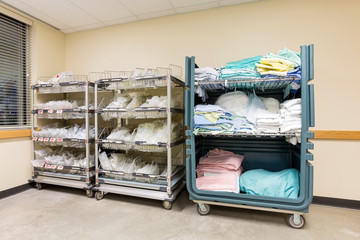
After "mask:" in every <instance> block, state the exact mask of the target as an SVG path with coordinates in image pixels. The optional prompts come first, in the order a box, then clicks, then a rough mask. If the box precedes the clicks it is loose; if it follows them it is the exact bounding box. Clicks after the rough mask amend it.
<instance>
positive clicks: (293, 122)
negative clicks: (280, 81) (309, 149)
mask: <svg viewBox="0 0 360 240" xmlns="http://www.w3.org/2000/svg"><path fill="white" fill-rule="evenodd" d="M280 115H281V121H282V123H281V125H280V132H281V133H290V132H291V133H295V134H296V137H292V138H288V139H287V140H288V141H289V142H290V143H292V144H294V145H295V144H296V143H300V142H301V137H300V136H301V135H300V134H301V98H295V99H291V100H287V101H285V102H283V103H281V104H280Z"/></svg>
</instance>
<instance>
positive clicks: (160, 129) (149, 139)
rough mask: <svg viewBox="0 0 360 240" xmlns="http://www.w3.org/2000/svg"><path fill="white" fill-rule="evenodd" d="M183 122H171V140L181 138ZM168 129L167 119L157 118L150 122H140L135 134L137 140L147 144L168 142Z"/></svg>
mask: <svg viewBox="0 0 360 240" xmlns="http://www.w3.org/2000/svg"><path fill="white" fill-rule="evenodd" d="M181 130H182V127H181V124H180V123H171V133H170V134H171V141H172V142H173V141H174V140H176V139H179V137H180V135H181ZM168 134H169V133H168V129H167V124H166V121H163V120H157V121H154V122H149V123H142V124H139V126H138V129H137V133H136V135H135V138H134V141H135V142H145V143H147V144H158V143H165V142H167V136H168Z"/></svg>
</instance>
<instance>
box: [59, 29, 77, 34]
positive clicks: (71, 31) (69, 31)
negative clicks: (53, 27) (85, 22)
mask: <svg viewBox="0 0 360 240" xmlns="http://www.w3.org/2000/svg"><path fill="white" fill-rule="evenodd" d="M61 31H62V32H63V33H73V32H76V30H75V29H73V28H65V29H61Z"/></svg>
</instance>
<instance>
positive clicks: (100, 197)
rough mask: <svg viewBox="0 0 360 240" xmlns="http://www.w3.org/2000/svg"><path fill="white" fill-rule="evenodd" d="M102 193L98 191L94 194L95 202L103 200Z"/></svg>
mask: <svg viewBox="0 0 360 240" xmlns="http://www.w3.org/2000/svg"><path fill="white" fill-rule="evenodd" d="M104 195H105V194H104V192H102V191H99V192H96V193H95V199H96V200H101V199H103V198H104Z"/></svg>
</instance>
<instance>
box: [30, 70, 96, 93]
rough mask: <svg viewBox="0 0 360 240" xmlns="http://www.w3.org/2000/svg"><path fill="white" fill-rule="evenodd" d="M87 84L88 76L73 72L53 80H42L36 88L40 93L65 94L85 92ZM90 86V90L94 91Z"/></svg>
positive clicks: (60, 74)
mask: <svg viewBox="0 0 360 240" xmlns="http://www.w3.org/2000/svg"><path fill="white" fill-rule="evenodd" d="M86 83H87V76H85V75H74V74H73V72H71V71H68V72H61V73H58V74H56V75H55V76H54V77H52V78H40V79H39V80H38V81H37V83H36V85H35V87H36V88H38V91H39V93H65V92H84V91H85V88H86ZM93 89H94V87H93V86H91V85H90V86H89V90H93Z"/></svg>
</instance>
